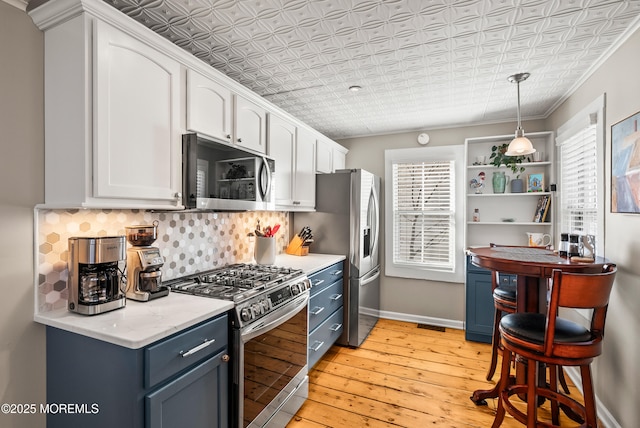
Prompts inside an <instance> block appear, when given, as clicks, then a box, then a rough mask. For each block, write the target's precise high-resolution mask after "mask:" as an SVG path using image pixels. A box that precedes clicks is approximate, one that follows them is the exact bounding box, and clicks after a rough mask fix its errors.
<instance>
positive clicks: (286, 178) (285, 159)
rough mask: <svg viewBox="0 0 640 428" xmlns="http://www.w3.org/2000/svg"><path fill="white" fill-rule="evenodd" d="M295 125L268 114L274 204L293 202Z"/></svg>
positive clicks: (289, 203)
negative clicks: (273, 175)
mask: <svg viewBox="0 0 640 428" xmlns="http://www.w3.org/2000/svg"><path fill="white" fill-rule="evenodd" d="M295 146H296V127H295V126H294V125H293V124H291V123H289V122H287V121H285V120H283V119H281V118H280V117H278V116H275V115H273V114H270V115H269V156H271V157H272V158H274V159H275V161H276V174H275V175H276V179H275V183H276V184H275V186H276V205H291V204H292V203H293V174H294V154H295Z"/></svg>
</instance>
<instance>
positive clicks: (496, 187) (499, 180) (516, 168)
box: [489, 143, 525, 193]
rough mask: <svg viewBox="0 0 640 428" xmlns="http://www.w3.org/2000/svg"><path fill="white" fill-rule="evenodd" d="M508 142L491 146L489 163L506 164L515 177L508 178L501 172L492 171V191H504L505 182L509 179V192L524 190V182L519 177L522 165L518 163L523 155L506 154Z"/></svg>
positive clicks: (494, 164) (522, 168) (496, 165)
mask: <svg viewBox="0 0 640 428" xmlns="http://www.w3.org/2000/svg"><path fill="white" fill-rule="evenodd" d="M508 146H509V143H503V144H500V145H497V146H493V147H491V156H490V157H489V161H490V164H491V165H493V166H495V167H499V166H501V165H504V166H506V167H507V168H509V169H510V170H511V171H513V173H514V174H515V178H512V179H511V180H509V179H508V178H507V177H505V176H504V173H503V172H499V171H498V172H494V174H493V183H492V184H493V193H504V187H505V185H506V183H507V182H509V181H511V193H522V192H523V191H524V182H523V181H522V179H521V178H520V174H522V173H523V172H524V167H523V166H522V165H520V164H521V163H522V162H523V161H524V159H525V157H524V156H507V155H505V153H506V152H507V147H508Z"/></svg>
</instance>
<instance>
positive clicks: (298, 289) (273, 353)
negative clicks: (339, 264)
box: [164, 264, 311, 428]
mask: <svg viewBox="0 0 640 428" xmlns="http://www.w3.org/2000/svg"><path fill="white" fill-rule="evenodd" d="M164 284H166V285H169V286H170V287H171V290H172V291H175V292H179V293H187V294H193V295H196V296H205V297H210V298H215V299H224V300H232V301H233V302H235V308H234V312H235V316H234V317H233V320H232V331H233V364H234V366H233V367H234V369H233V385H232V388H233V395H232V407H233V409H232V416H233V422H232V423H233V424H232V426H233V427H239V428H243V427H251V428H253V427H279V428H281V427H283V426H285V425H286V424H287V423H288V422H289V420H291V418H292V417H293V415H295V413H296V412H297V411H298V409H299V408H300V406H302V403H303V402H304V400H306V398H307V396H308V390H309V387H308V376H307V371H308V368H307V347H308V320H307V305H308V301H309V289H310V287H311V283H310V281H309V279H308V278H307V276H306V275H305V274H304V272H303V271H301V270H296V269H290V268H283V267H276V266H265V265H253V264H234V265H229V266H226V267H223V268H220V269H215V270H211V271H207V272H201V273H199V274H197V275H193V276H189V277H186V278H180V279H177V280H173V281H170V282H165V283H164Z"/></svg>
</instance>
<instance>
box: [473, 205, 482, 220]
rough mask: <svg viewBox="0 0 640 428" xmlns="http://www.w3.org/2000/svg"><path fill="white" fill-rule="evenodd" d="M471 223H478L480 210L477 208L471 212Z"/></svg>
mask: <svg viewBox="0 0 640 428" xmlns="http://www.w3.org/2000/svg"><path fill="white" fill-rule="evenodd" d="M473 221H474V222H476V223H477V222H479V221H480V210H479V209H478V208H475V209H474V210H473Z"/></svg>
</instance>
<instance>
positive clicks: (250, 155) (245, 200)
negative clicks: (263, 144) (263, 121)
mask: <svg viewBox="0 0 640 428" xmlns="http://www.w3.org/2000/svg"><path fill="white" fill-rule="evenodd" d="M274 173H275V161H274V160H273V159H272V158H270V157H268V156H265V155H263V154H259V153H254V152H250V151H248V150H243V149H242V148H239V147H237V146H232V145H230V144H226V143H221V142H218V141H215V140H212V139H208V138H206V137H204V136H202V135H199V134H195V133H191V134H184V135H183V136H182V183H183V184H182V185H183V201H184V202H183V203H184V205H185V207H187V208H189V209H200V210H221V211H223V210H224V211H249V210H255V211H273V210H275V190H274Z"/></svg>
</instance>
